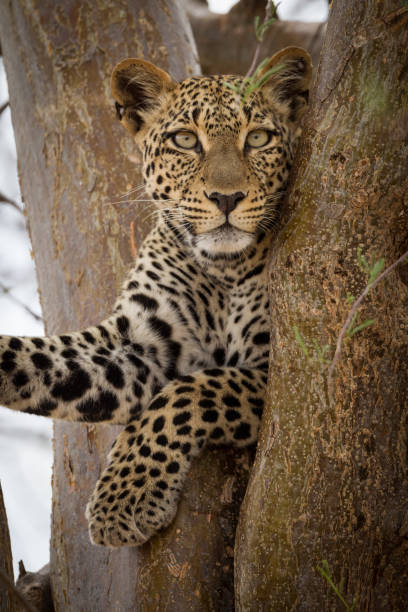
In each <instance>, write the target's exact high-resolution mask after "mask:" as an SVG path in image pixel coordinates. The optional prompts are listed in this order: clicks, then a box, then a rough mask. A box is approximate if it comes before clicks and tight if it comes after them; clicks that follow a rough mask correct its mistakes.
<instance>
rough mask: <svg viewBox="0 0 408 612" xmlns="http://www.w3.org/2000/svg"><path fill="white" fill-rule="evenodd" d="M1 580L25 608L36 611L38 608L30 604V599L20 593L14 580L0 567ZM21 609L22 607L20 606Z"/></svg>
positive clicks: (30, 611)
mask: <svg viewBox="0 0 408 612" xmlns="http://www.w3.org/2000/svg"><path fill="white" fill-rule="evenodd" d="M0 581H1V582H2V583H3V584H4V586H5V587H6V589H7V590H8V591H9V592H10V594H11V596H12V597H13V598H14V599H15V600H16V601H18V603H19V604H20V605H21V606H22V608H23V609H24V610H27V611H28V612H36V609H35V608H34V607H33V606H32V605H31V604H30V602H29V601H27V599H26V598H25V597H23V595H22V594H21V593H20V591H19V590H18V589H17V588H16V586H15V585H14V584H13V581H12V580H11V579H10V577H9V576H7V574H6V573H5V572H4V571H3V570H2V569H0ZM20 609H21V608H20Z"/></svg>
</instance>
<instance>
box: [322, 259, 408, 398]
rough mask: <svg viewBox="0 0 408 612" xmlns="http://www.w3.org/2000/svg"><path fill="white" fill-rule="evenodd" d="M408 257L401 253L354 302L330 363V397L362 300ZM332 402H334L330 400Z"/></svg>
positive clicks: (328, 380)
mask: <svg viewBox="0 0 408 612" xmlns="http://www.w3.org/2000/svg"><path fill="white" fill-rule="evenodd" d="M407 258H408V251H406V252H405V253H404V254H403V255H401V257H399V258H398V259H397V260H396V261H394V263H393V264H391V265H390V266H388V268H385V270H383V272H381V274H380V275H379V276H377V278H376V279H375V281H373V282H372V283H369V284H368V285H367V286H366V288H365V289H364V291H363V292H362V294H361V295H360V296H359V297H358V298H357V299H356V301H355V302H354V304H353V306H352V307H351V309H350V312H349V314H348V317H347V319H346V321H345V323H344V325H343V327H342V328H341V331H340V334H339V336H338V338H337V344H336V352H335V353H334V357H333V361H332V362H331V364H330V367H329V371H328V374H327V387H328V390H329V397H330V398H331V397H332V387H333V372H334V370H335V367H336V365H337V363H338V361H339V359H340V353H341V345H342V342H343V339H344V336H345V334H346V333H347V330H348V328H349V326H350V323H351V321H352V319H353V317H354V315H355V314H356V312H357V309H358V307H359V306H360V304H361V302H362V301H363V300H364V298H365V297H366V296H367V295H368V293H369V292H370V291H371V289H374V287H375V286H376V285H378V283H379V282H380V281H381V280H382V279H383V278H385V277H386V276H387V275H388V274H389V273H390V272H392V270H394V268H396V267H397V266H398V265H399V264H400V263H402V262H403V261H404V260H405V259H407ZM330 403H332V402H330Z"/></svg>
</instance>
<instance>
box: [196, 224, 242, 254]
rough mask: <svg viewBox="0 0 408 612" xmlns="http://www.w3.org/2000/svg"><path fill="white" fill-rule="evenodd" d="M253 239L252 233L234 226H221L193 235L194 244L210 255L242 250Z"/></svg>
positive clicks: (234, 252)
mask: <svg viewBox="0 0 408 612" xmlns="http://www.w3.org/2000/svg"><path fill="white" fill-rule="evenodd" d="M253 240H254V234H250V233H248V232H244V231H242V230H239V229H237V228H235V227H232V226H228V227H226V228H224V227H221V228H217V229H216V230H213V231H211V232H206V233H203V234H198V235H197V236H195V237H194V246H195V247H196V248H198V249H200V251H205V252H206V253H208V254H211V255H222V254H225V255H234V254H236V253H240V252H242V251H244V250H245V249H246V248H247V247H248V246H249V245H250V244H251V243H252V242H253Z"/></svg>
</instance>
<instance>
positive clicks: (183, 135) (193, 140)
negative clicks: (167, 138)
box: [172, 130, 198, 149]
mask: <svg viewBox="0 0 408 612" xmlns="http://www.w3.org/2000/svg"><path fill="white" fill-rule="evenodd" d="M172 140H173V142H174V144H176V145H177V146H178V147H181V148H182V149H194V147H195V146H197V143H198V138H197V136H196V135H195V134H194V132H188V131H187V130H180V132H176V133H175V134H173V136H172Z"/></svg>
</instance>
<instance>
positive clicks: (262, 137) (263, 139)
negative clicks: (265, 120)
mask: <svg viewBox="0 0 408 612" xmlns="http://www.w3.org/2000/svg"><path fill="white" fill-rule="evenodd" d="M270 139H271V133H270V132H269V130H261V129H259V130H253V131H252V132H249V134H248V136H247V139H246V143H245V144H247V145H248V146H249V147H253V148H255V149H258V148H259V147H263V146H265V145H266V144H268V142H269V141H270Z"/></svg>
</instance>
